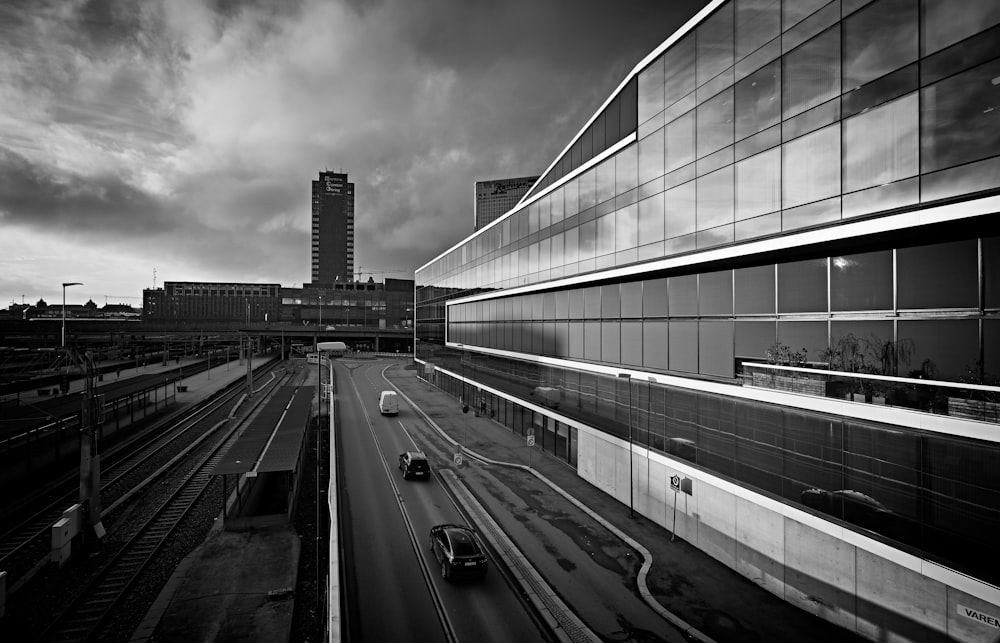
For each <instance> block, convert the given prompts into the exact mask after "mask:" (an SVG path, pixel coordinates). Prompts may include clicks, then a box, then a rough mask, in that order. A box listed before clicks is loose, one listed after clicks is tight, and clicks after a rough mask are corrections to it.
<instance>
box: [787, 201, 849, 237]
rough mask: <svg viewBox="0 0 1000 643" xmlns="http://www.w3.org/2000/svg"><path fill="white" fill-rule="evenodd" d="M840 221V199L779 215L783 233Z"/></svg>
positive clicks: (803, 206) (792, 209) (810, 204)
mask: <svg viewBox="0 0 1000 643" xmlns="http://www.w3.org/2000/svg"><path fill="white" fill-rule="evenodd" d="M839 219H840V197H834V198H832V199H826V200H825V201H816V202H815V203H809V204H808V205H800V206H798V207H797V208H790V209H788V210H784V211H782V213H781V229H782V230H783V231H785V232H787V231H789V230H795V229H797V228H805V227H809V226H816V225H820V224H824V223H832V222H834V221H837V220H839Z"/></svg>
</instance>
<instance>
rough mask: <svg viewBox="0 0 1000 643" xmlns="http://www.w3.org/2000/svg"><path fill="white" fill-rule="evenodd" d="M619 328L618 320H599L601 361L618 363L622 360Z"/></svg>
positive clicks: (620, 326)
mask: <svg viewBox="0 0 1000 643" xmlns="http://www.w3.org/2000/svg"><path fill="white" fill-rule="evenodd" d="M621 328H622V324H621V322H618V321H613V322H612V321H605V322H601V361H602V362H611V363H612V364H620V363H621V361H622V352H621Z"/></svg>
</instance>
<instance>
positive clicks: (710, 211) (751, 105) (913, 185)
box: [415, 0, 1000, 641]
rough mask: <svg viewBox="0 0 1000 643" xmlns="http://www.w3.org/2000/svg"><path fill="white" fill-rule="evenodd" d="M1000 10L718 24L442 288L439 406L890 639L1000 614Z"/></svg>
mask: <svg viewBox="0 0 1000 643" xmlns="http://www.w3.org/2000/svg"><path fill="white" fill-rule="evenodd" d="M998 43H1000V5H998V4H997V3H995V2H989V1H977V2H967V3H961V8H958V7H957V6H956V5H955V4H954V3H950V2H947V0H874V1H866V0H837V1H834V2H825V1H824V0H815V1H809V0H802V1H797V2H778V1H777V0H728V1H721V0H714V1H712V2H710V3H708V4H707V6H705V8H704V9H703V10H702V11H701V12H699V13H698V14H697V15H696V16H695V17H694V18H692V19H691V20H690V21H689V22H688V23H687V24H685V25H684V26H683V27H682V28H681V29H679V30H678V31H677V32H676V33H673V34H672V35H670V36H669V37H668V38H667V39H666V40H665V41H664V42H663V43H662V44H661V45H660V46H659V47H658V48H656V49H655V50H654V51H652V52H651V53H650V54H649V55H648V56H647V57H646V58H645V59H643V60H642V61H641V62H640V63H639V64H638V65H637V66H636V67H635V68H634V70H633V71H632V72H631V73H630V74H629V75H628V76H627V77H626V78H624V79H623V80H622V81H621V83H620V84H619V86H618V87H617V88H616V89H615V91H614V92H613V93H612V94H611V95H610V96H608V98H607V99H606V100H605V101H604V103H603V104H602V105H601V106H600V108H599V109H598V110H597V111H596V112H595V113H594V114H593V116H592V117H591V118H590V119H589V120H588V121H587V122H586V123H585V124H584V126H583V127H582V128H581V129H580V130H579V132H578V133H577V134H576V136H574V137H573V139H572V140H571V141H569V142H568V144H567V145H566V147H565V149H564V151H563V152H562V154H561V155H559V157H558V158H556V159H555V160H554V161H553V162H552V164H551V165H550V166H549V168H548V169H547V170H546V172H545V173H544V174H543V175H542V177H541V178H540V179H539V180H538V181H537V182H536V183H535V185H534V186H533V187H532V189H531V190H530V191H529V192H528V194H527V195H526V196H525V197H524V198H522V199H521V201H520V203H519V204H518V205H517V206H516V207H514V208H513V209H511V210H510V211H509V212H507V213H506V214H505V215H504V216H502V217H501V218H499V219H497V220H496V221H494V222H493V223H491V224H490V225H488V226H486V227H484V228H483V229H481V230H478V231H476V232H475V233H474V234H473V235H471V236H470V237H468V238H467V239H465V240H463V241H462V242H460V243H459V244H457V245H456V246H454V247H452V248H450V249H448V250H446V251H445V252H443V253H442V254H441V255H439V256H438V257H437V258H435V259H433V260H432V261H430V262H429V263H427V264H425V265H424V266H422V267H421V268H419V269H418V270H417V272H416V276H415V278H416V285H415V297H416V322H415V326H416V329H415V330H416V332H415V336H416V343H415V357H416V359H417V360H418V362H419V363H421V365H422V371H421V372H422V374H423V376H424V377H426V378H427V379H428V380H429V381H431V382H433V383H434V384H436V385H437V386H439V387H441V388H443V389H445V390H447V391H449V392H451V393H453V394H454V395H455V397H456V398H461V399H462V400H463V401H464V402H465V403H469V404H470V405H471V406H473V407H474V408H475V410H476V411H477V412H480V413H486V414H488V415H490V416H492V417H494V418H495V419H496V420H497V421H498V422H500V423H502V424H504V425H506V426H507V427H509V428H510V429H511V430H512V431H515V432H517V433H519V434H521V435H524V436H526V437H527V436H529V435H530V436H533V437H534V439H535V444H536V448H542V449H544V450H546V451H548V452H550V453H552V454H554V455H556V456H557V457H559V458H562V459H564V460H566V462H567V463H568V464H569V465H571V466H573V467H574V468H575V469H576V470H577V472H578V474H579V475H580V477H581V478H582V480H583V481H586V482H587V483H590V484H593V485H595V486H597V487H598V488H600V489H602V490H604V491H606V492H607V493H608V494H610V495H612V496H614V497H615V498H617V499H618V500H620V501H621V502H622V503H623V505H627V506H628V507H630V508H632V509H633V510H634V511H636V512H639V513H641V514H642V515H644V516H645V517H647V518H649V519H651V520H654V521H656V522H658V523H659V524H661V525H663V526H664V528H665V531H664V534H665V536H664V537H670V536H669V533H668V531H673V532H675V533H676V536H677V537H679V538H683V539H684V540H686V541H688V542H689V543H691V544H693V545H694V546H696V547H698V548H700V549H702V550H703V551H705V552H707V553H708V554H710V555H712V556H713V557H715V558H717V559H718V560H720V561H722V562H724V563H726V564H727V565H729V566H730V567H731V568H732V569H734V570H736V571H738V572H739V573H741V574H743V575H745V576H746V577H747V578H750V579H752V580H753V581H754V582H757V583H759V584H760V585H761V586H763V587H765V588H767V589H768V590H770V591H771V592H773V593H774V594H776V595H778V596H780V597H782V598H784V599H785V600H787V601H789V602H792V603H794V604H796V605H798V606H800V607H802V608H803V609H805V610H808V611H810V612H813V613H815V614H817V615H819V616H821V617H823V618H825V619H827V620H829V621H832V622H834V623H838V624H840V625H842V626H843V627H845V628H846V629H848V630H851V631H854V632H857V633H859V634H861V635H862V636H865V637H867V638H870V639H872V640H880V641H881V640H921V641H922V640H942V639H945V638H947V639H949V640H958V641H983V640H992V638H993V637H994V636H996V633H997V629H996V624H997V623H998V622H1000V621H998V620H997V619H998V617H1000V588H998V586H1000V556H997V547H996V543H997V542H998V534H1000V466H998V464H1000V406H998V404H1000V386H998V384H1000V379H998V378H1000V226H998V221H1000V219H998V217H1000V214H998V212H1000V48H998V46H997V45H998Z"/></svg>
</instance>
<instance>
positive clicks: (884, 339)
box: [816, 319, 910, 392]
mask: <svg viewBox="0 0 1000 643" xmlns="http://www.w3.org/2000/svg"><path fill="white" fill-rule="evenodd" d="M892 341H893V324H892V322H891V321H890V320H874V319H871V320H857V321H839V320H833V321H831V322H830V352H831V354H827V355H824V356H822V359H819V357H820V356H819V355H817V356H816V357H817V361H823V362H826V363H827V365H828V366H829V368H830V370H834V371H847V372H852V373H853V372H863V373H872V374H876V375H892V376H896V375H902V376H905V375H906V374H907V373H908V372H909V359H910V358H909V356H908V354H901V356H902V357H905V358H906V360H905V363H900V364H898V365H897V363H894V360H893V358H892V357H889V355H895V353H894V352H893V351H889V352H886V351H885V350H883V349H884V348H885V347H887V346H891V342H892ZM845 392H846V391H845Z"/></svg>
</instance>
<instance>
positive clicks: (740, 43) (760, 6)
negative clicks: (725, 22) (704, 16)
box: [736, 0, 781, 60]
mask: <svg viewBox="0 0 1000 643" xmlns="http://www.w3.org/2000/svg"><path fill="white" fill-rule="evenodd" d="M779 33H781V2H780V0H736V59H737V60H739V59H741V58H743V57H744V56H746V55H747V54H749V53H750V52H752V51H755V50H756V49H757V48H759V47H762V46H763V45H764V44H765V43H768V42H770V41H771V40H772V39H773V38H775V37H776V36H777V35H778V34H779Z"/></svg>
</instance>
